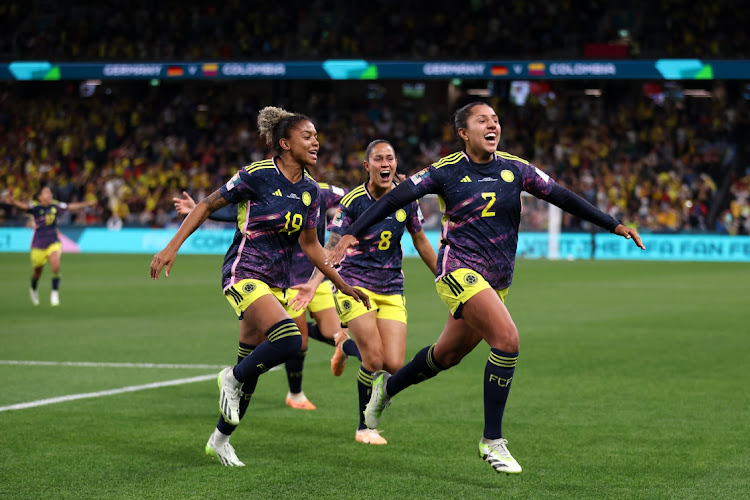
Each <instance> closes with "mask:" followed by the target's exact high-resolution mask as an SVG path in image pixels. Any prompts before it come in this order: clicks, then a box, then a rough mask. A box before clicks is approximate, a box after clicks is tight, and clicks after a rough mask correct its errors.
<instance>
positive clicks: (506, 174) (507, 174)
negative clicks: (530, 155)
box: [500, 170, 516, 182]
mask: <svg viewBox="0 0 750 500" xmlns="http://www.w3.org/2000/svg"><path fill="white" fill-rule="evenodd" d="M500 177H502V178H503V180H504V181H505V182H513V181H514V180H515V178H516V176H515V175H513V172H511V171H510V170H503V171H502V172H500Z"/></svg>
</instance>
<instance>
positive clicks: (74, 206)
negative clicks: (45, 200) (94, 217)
mask: <svg viewBox="0 0 750 500" xmlns="http://www.w3.org/2000/svg"><path fill="white" fill-rule="evenodd" d="M97 203H99V202H98V201H97V200H91V201H77V202H74V203H68V210H70V211H71V212H74V211H76V210H80V209H82V208H88V207H95V206H96V204H97Z"/></svg>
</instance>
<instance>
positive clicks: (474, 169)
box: [329, 102, 644, 474]
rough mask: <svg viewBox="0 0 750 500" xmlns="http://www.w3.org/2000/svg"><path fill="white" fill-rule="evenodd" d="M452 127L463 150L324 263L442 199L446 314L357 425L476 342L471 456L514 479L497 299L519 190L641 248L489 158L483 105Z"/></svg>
mask: <svg viewBox="0 0 750 500" xmlns="http://www.w3.org/2000/svg"><path fill="white" fill-rule="evenodd" d="M453 125H454V132H455V133H456V135H457V136H458V138H459V139H460V140H461V141H463V144H464V150H463V151H459V152H457V153H454V154H451V155H448V156H446V157H444V158H442V159H440V160H439V161H437V162H435V163H433V164H432V165H430V166H429V167H428V168H426V169H424V170H422V171H420V172H418V173H416V174H414V175H412V176H411V177H410V178H409V180H407V181H405V182H403V183H402V184H400V185H399V186H398V187H397V188H396V189H394V190H393V191H391V192H390V193H389V194H387V195H386V196H384V197H383V198H381V199H380V200H379V201H378V202H377V203H376V204H375V205H373V206H372V208H370V209H369V210H368V211H367V212H365V213H364V214H363V215H362V216H361V217H360V218H359V220H357V221H356V223H355V224H353V225H352V226H351V227H349V228H348V230H347V231H346V234H345V235H344V236H343V237H342V238H341V240H340V242H339V244H338V245H337V247H336V248H335V249H333V250H332V252H331V253H330V254H329V264H330V265H336V264H337V263H338V262H339V261H341V259H342V257H344V255H345V252H347V249H348V248H349V247H351V246H352V245H355V244H356V242H357V240H358V239H363V240H364V239H365V238H367V235H368V234H369V232H370V230H369V228H370V227H371V226H372V225H373V224H377V223H378V222H379V221H382V220H384V219H385V218H386V216H387V215H388V214H392V213H393V212H394V211H395V210H397V209H399V208H401V207H404V206H408V205H409V204H410V203H412V202H413V201H414V200H416V199H418V198H420V197H422V196H424V195H426V194H428V193H435V194H437V195H438V196H439V197H440V199H441V206H442V207H443V214H444V215H443V229H442V237H441V244H440V251H439V252H438V262H439V263H440V264H439V266H438V269H437V272H436V273H435V276H436V279H435V283H436V287H437V292H438V295H439V296H440V298H441V299H442V300H443V302H445V304H446V305H447V306H448V308H449V309H450V312H451V314H450V315H449V317H448V321H447V323H446V325H445V329H444V330H443V332H442V333H441V335H440V337H439V338H438V340H437V343H435V344H434V345H431V346H427V347H425V348H424V349H422V350H421V351H420V352H419V353H418V354H417V355H416V356H414V358H413V359H412V360H411V361H410V362H409V363H407V364H406V365H405V366H404V367H403V368H401V369H400V370H399V371H397V372H395V373H394V374H393V375H392V376H391V375H389V374H388V373H387V372H385V371H383V372H380V373H377V374H375V375H374V382H373V388H372V397H371V399H370V402H369V403H368V405H367V409H366V412H365V423H366V424H367V426H368V427H370V428H375V427H377V425H378V423H379V421H380V417H381V416H382V413H383V411H384V410H385V408H387V407H388V405H389V404H390V402H391V398H392V397H393V396H395V395H396V394H398V393H399V392H400V391H402V390H404V389H405V388H407V387H409V386H410V385H413V384H418V383H420V382H423V381H425V380H427V379H429V378H432V377H434V376H435V375H437V374H438V373H439V372H440V371H442V370H446V369H448V368H450V367H452V366H455V365H457V364H458V363H459V362H460V361H461V359H463V357H464V356H466V355H467V354H468V353H469V352H471V351H472V350H473V349H474V348H475V347H476V346H477V344H479V342H480V341H481V340H482V339H484V341H485V342H487V343H488V344H489V346H490V353H489V358H488V360H487V363H486V365H485V371H484V382H483V384H484V432H483V436H482V438H481V439H480V441H479V456H480V457H481V458H482V459H483V460H485V461H487V462H488V463H489V464H490V465H491V466H492V467H493V469H495V470H496V471H498V472H506V473H514V474H518V473H520V472H521V466H520V465H519V464H518V462H517V461H516V460H515V459H514V458H513V457H512V456H511V454H510V452H509V451H508V448H507V446H506V445H507V440H505V439H504V438H503V434H502V428H501V426H502V419H503V413H504V410H505V403H506V401H507V399H508V393H509V391H510V387H511V382H512V380H513V373H514V370H515V366H516V360H517V358H518V351H519V336H518V330H517V329H516V325H515V324H514V323H513V320H512V318H511V316H510V314H509V313H508V309H507V308H506V307H505V296H506V294H507V293H508V287H509V286H510V284H511V280H512V278H513V268H514V264H515V256H516V247H517V243H518V225H519V222H520V214H521V197H520V195H521V191H527V192H529V193H531V194H532V195H534V196H536V197H538V198H541V199H543V200H546V201H548V202H550V203H553V204H555V205H557V206H559V207H560V208H562V209H563V210H566V211H568V212H570V213H572V214H574V215H576V216H578V217H580V218H582V219H585V220H587V221H589V222H592V223H594V224H597V225H598V226H600V227H603V228H605V229H607V230H608V231H610V232H613V233H615V234H617V235H619V236H623V237H625V238H627V239H631V238H632V239H633V241H634V242H635V243H636V245H638V246H639V247H640V248H642V249H643V248H644V246H643V243H642V242H641V238H640V236H639V235H638V233H637V232H636V231H635V230H634V229H632V228H629V227H626V226H624V225H622V224H620V223H619V222H618V221H617V220H615V219H614V218H613V217H611V216H609V215H607V214H605V213H603V212H602V211H600V210H599V209H597V208H596V207H594V206H593V205H591V204H589V203H588V202H586V201H585V200H583V199H582V198H581V197H579V196H578V195H576V194H574V193H572V192H570V191H569V190H567V189H565V188H563V187H562V186H560V185H558V184H557V183H555V181H553V180H552V179H551V178H550V177H549V176H548V175H547V174H545V173H544V172H542V171H541V170H539V169H538V168H536V167H535V166H534V165H531V164H529V162H527V161H526V160H522V159H521V158H518V157H516V156H513V155H510V154H508V153H503V152H499V151H496V150H497V145H498V141H499V139H500V124H499V122H498V117H497V114H496V113H495V111H494V110H493V109H492V108H491V107H490V106H488V105H487V104H485V103H482V102H474V103H471V104H468V105H466V106H464V107H462V108H460V109H459V110H458V111H456V113H455V114H454V116H453ZM355 248H356V247H355ZM342 262H346V260H343V261H342ZM361 348H362V345H360V349H361Z"/></svg>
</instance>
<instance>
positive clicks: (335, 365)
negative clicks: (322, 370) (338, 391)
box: [331, 331, 349, 377]
mask: <svg viewBox="0 0 750 500" xmlns="http://www.w3.org/2000/svg"><path fill="white" fill-rule="evenodd" d="M348 339H349V334H348V333H346V331H340V332H338V333H334V334H333V341H334V342H335V344H334V351H333V357H332V358H331V373H333V375H334V376H335V377H340V376H341V374H342V373H344V368H346V359H347V357H348V356H347V355H346V353H344V351H343V349H342V348H341V347H342V346H343V345H344V342H345V341H346V340H348Z"/></svg>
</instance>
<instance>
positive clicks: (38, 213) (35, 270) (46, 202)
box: [8, 186, 97, 307]
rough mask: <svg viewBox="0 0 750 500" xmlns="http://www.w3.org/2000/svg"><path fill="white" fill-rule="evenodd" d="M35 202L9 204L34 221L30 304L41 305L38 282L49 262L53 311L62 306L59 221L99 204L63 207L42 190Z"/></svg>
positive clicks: (50, 191)
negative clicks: (26, 213)
mask: <svg viewBox="0 0 750 500" xmlns="http://www.w3.org/2000/svg"><path fill="white" fill-rule="evenodd" d="M34 198H35V199H36V201H32V202H22V201H18V200H13V199H11V200H8V202H9V203H11V204H13V205H14V206H16V207H17V208H19V209H21V210H25V211H26V212H28V213H29V214H30V215H31V217H32V218H33V219H34V236H32V238H31V268H32V271H31V289H30V290H29V292H30V293H29V295H30V296H31V303H32V304H34V305H35V306H38V305H39V290H37V286H38V285H39V278H41V277H42V271H43V270H44V265H45V264H46V263H47V261H49V263H50V266H51V267H52V292H51V293H50V297H49V302H50V305H51V306H53V307H57V306H59V305H60V255H61V254H62V243H61V242H60V235H59V232H58V230H57V218H58V217H59V216H60V215H62V214H64V213H65V212H67V211H68V210H70V211H75V210H80V209H82V208H87V207H93V206H94V205H96V203H97V202H95V201H83V202H78V203H62V202H60V201H56V200H53V199H52V190H51V189H50V188H49V187H47V186H42V187H41V189H39V191H38V192H37V194H36V196H34Z"/></svg>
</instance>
